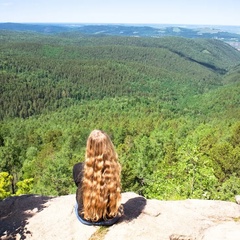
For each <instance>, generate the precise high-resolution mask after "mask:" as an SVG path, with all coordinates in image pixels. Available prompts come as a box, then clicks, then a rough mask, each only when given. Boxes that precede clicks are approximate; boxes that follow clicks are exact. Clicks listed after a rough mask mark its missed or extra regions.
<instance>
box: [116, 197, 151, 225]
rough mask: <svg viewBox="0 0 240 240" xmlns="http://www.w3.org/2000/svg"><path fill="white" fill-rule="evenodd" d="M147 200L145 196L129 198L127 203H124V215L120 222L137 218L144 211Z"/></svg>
mask: <svg viewBox="0 0 240 240" xmlns="http://www.w3.org/2000/svg"><path fill="white" fill-rule="evenodd" d="M146 202H147V201H146V199H145V198H144V197H135V198H132V199H129V200H128V201H127V202H126V203H124V204H123V207H124V215H123V216H122V218H121V219H120V220H119V222H123V221H132V220H133V219H135V218H137V217H138V216H139V215H140V214H141V213H142V210H143V209H144V207H145V205H146Z"/></svg>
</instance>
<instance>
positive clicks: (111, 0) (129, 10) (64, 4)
mask: <svg viewBox="0 0 240 240" xmlns="http://www.w3.org/2000/svg"><path fill="white" fill-rule="evenodd" d="M0 22H17V23H125V24H128V23H129V24H133V23H134V24H188V25H189V24H193V25H196V24H197V25H233V26H234V25H235V26H240V0H0Z"/></svg>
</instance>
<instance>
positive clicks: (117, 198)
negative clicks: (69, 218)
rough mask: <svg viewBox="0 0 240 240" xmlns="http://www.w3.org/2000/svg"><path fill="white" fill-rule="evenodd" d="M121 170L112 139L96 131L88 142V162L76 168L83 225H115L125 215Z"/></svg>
mask: <svg viewBox="0 0 240 240" xmlns="http://www.w3.org/2000/svg"><path fill="white" fill-rule="evenodd" d="M120 172H121V166H120V164H119V162H118V155H117V153H116V151H115V149H114V146H113V143H112V141H111V139H110V138H109V136H108V135H107V134H106V133H104V132H103V131H101V130H93V131H92V132H91V134H90V135H89V137H88V139H87V147H86V153H85V162H84V163H77V164H76V165H74V167H73V177H74V181H75V183H76V185H77V187H78V188H77V193H76V199H77V204H78V208H77V213H78V217H79V219H80V221H81V222H83V223H85V224H93V225H112V224H113V223H115V222H116V221H117V220H118V219H119V218H120V216H121V215H122V206H121V182H120Z"/></svg>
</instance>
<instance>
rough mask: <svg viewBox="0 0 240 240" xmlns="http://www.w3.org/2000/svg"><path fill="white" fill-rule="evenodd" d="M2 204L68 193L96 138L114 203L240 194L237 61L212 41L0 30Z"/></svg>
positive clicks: (239, 71) (233, 51) (239, 75)
mask: <svg viewBox="0 0 240 240" xmlns="http://www.w3.org/2000/svg"><path fill="white" fill-rule="evenodd" d="M0 84H1V87H0V106H1V108H0V199H4V198H6V197H8V196H15V195H21V194H29V193H31V194H41V195H51V196H59V195H66V194H72V193H75V191H76V189H75V185H74V182H73V179H72V167H73V165H74V164H75V163H77V162H82V161H84V154H85V147H86V140H87V137H88V135H89V133H90V132H91V131H92V130H93V129H102V130H104V131H105V132H107V133H108V134H109V135H110V137H111V139H112V141H113V143H114V145H115V147H116V151H117V153H118V155H119V161H120V163H121V166H122V177H121V179H122V191H123V192H126V191H134V192H136V193H138V194H141V195H143V196H145V197H146V198H155V199H164V200H170V199H171V200H178V199H186V198H199V199H216V200H217V199H219V200H226V201H234V196H235V195H237V194H240V108H239V106H240V52H239V51H237V50H236V49H235V48H233V47H231V46H230V45H228V44H227V43H225V42H223V41H220V40H216V39H190V38H183V37H162V38H147V37H144V38H141V37H140V38H137V37H120V36H96V35H90V34H88V35H86V34H83V33H79V32H60V33H55V34H51V35H47V34H42V33H36V32H31V31H29V32H18V31H8V30H0Z"/></svg>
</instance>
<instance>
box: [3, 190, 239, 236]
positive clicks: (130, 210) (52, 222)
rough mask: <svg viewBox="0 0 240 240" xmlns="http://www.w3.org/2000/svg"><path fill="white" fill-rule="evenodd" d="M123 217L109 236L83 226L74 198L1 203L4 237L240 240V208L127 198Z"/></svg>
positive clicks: (30, 197)
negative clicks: (78, 216)
mask: <svg viewBox="0 0 240 240" xmlns="http://www.w3.org/2000/svg"><path fill="white" fill-rule="evenodd" d="M122 202H123V205H124V216H122V218H121V219H120V221H119V222H118V223H117V224H115V225H113V226H111V227H108V228H105V229H104V231H100V230H101V229H102V228H100V227H96V226H87V225H83V224H82V223H80V222H79V221H78V219H77V218H76V215H75V210H74V208H75V195H68V196H61V197H43V196H37V195H23V196H19V197H10V198H7V199H5V200H3V201H1V202H0V217H1V219H0V220H1V222H0V236H1V240H6V239H34V240H35V239H38V240H39V239H48V240H51V239H54V240H55V239H57V240H61V239H63V240H68V239H69V240H70V239H71V240H75V239H76V240H78V239H81V240H85V239H86V240H87V239H91V240H94V239H98V240H100V239H104V240H112V239H114V240H123V239H130V240H135V239H136V240H141V239H144V240H146V239H151V240H155V239H156V240H193V239H194V240H239V239H240V205H238V204H236V203H233V202H224V201H213V200H190V199H189V200H182V201H159V200H149V199H145V198H143V197H141V196H139V195H137V194H135V193H131V192H129V193H123V194H122Z"/></svg>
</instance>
